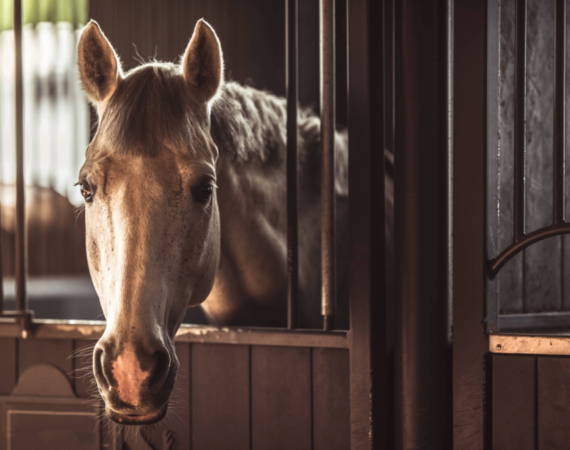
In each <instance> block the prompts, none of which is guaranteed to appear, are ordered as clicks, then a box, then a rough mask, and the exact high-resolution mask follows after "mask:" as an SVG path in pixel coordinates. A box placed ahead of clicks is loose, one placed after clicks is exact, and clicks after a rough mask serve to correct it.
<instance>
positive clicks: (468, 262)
mask: <svg viewBox="0 0 570 450" xmlns="http://www.w3.org/2000/svg"><path fill="white" fill-rule="evenodd" d="M454 13H455V19H454V30H455V35H454V77H455V79H454V86H455V87H454V100H453V108H454V130H453V147H454V149H455V150H454V169H453V170H454V176H453V211H454V214H453V254H454V256H453V404H454V406H453V408H454V414H453V447H454V448H456V449H462V450H480V449H482V448H485V444H486V443H485V434H484V432H483V430H484V406H485V405H484V384H483V380H484V379H485V378H484V376H485V366H484V362H485V358H484V355H485V353H486V352H487V349H488V347H487V345H488V344H487V337H486V335H485V332H484V331H485V326H484V315H483V314H484V308H483V301H484V299H485V278H486V277H485V274H484V271H483V270H482V268H483V267H485V266H484V264H485V241H484V236H485V230H486V223H485V220H484V211H485V195H484V193H485V170H486V165H485V162H486V161H485V159H486V158H485V147H486V138H485V130H486V111H485V99H486V95H485V94H486V90H485V89H486V86H485V78H486V62H487V59H486V50H487V49H486V33H485V29H486V22H487V15H486V14H487V4H486V2H455V5H454Z"/></svg>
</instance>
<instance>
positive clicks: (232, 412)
mask: <svg viewBox="0 0 570 450" xmlns="http://www.w3.org/2000/svg"><path fill="white" fill-rule="evenodd" d="M249 374H250V372H249V347H248V346H245V345H237V346H233V345H216V344H194V345H193V348H192V424H193V439H192V442H193V447H192V448H193V450H226V449H228V448H231V449H232V450H242V449H243V450H249V444H250V404H249V402H250V384H249V383H250V378H249Z"/></svg>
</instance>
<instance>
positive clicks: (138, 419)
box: [105, 403, 168, 425]
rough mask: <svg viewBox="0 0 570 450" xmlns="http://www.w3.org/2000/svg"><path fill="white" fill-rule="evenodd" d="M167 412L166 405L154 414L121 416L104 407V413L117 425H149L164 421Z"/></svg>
mask: <svg viewBox="0 0 570 450" xmlns="http://www.w3.org/2000/svg"><path fill="white" fill-rule="evenodd" d="M167 410H168V403H167V404H166V405H164V406H163V407H162V408H160V409H159V410H158V411H157V412H155V413H152V414H146V415H143V416H135V415H130V414H121V413H118V412H116V411H113V410H112V409H111V408H109V407H108V406H105V412H106V413H107V416H109V418H110V419H111V420H112V421H113V422H115V423H118V424H119V425H151V424H153V423H156V422H160V421H161V420H162V419H164V416H165V415H166V411H167Z"/></svg>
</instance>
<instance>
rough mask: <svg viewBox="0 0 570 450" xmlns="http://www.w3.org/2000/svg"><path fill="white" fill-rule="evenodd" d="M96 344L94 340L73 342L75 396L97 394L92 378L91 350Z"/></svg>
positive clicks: (85, 396)
mask: <svg viewBox="0 0 570 450" xmlns="http://www.w3.org/2000/svg"><path fill="white" fill-rule="evenodd" d="M96 343H97V341H96V340H94V339H90V340H87V339H77V340H75V341H73V358H72V363H73V387H74V389H75V393H76V394H77V396H78V397H81V398H88V397H90V394H97V389H96V387H95V384H94V383H95V379H94V377H93V349H94V347H95V344H96Z"/></svg>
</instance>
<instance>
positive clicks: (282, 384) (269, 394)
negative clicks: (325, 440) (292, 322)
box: [251, 346, 312, 450]
mask: <svg viewBox="0 0 570 450" xmlns="http://www.w3.org/2000/svg"><path fill="white" fill-rule="evenodd" d="M251 408H252V411H251V420H252V447H251V448H252V450H291V449H295V450H310V449H311V447H312V442H311V440H312V439H311V428H312V426H311V349H307V348H287V347H264V346H259V347H253V348H252V349H251Z"/></svg>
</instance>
